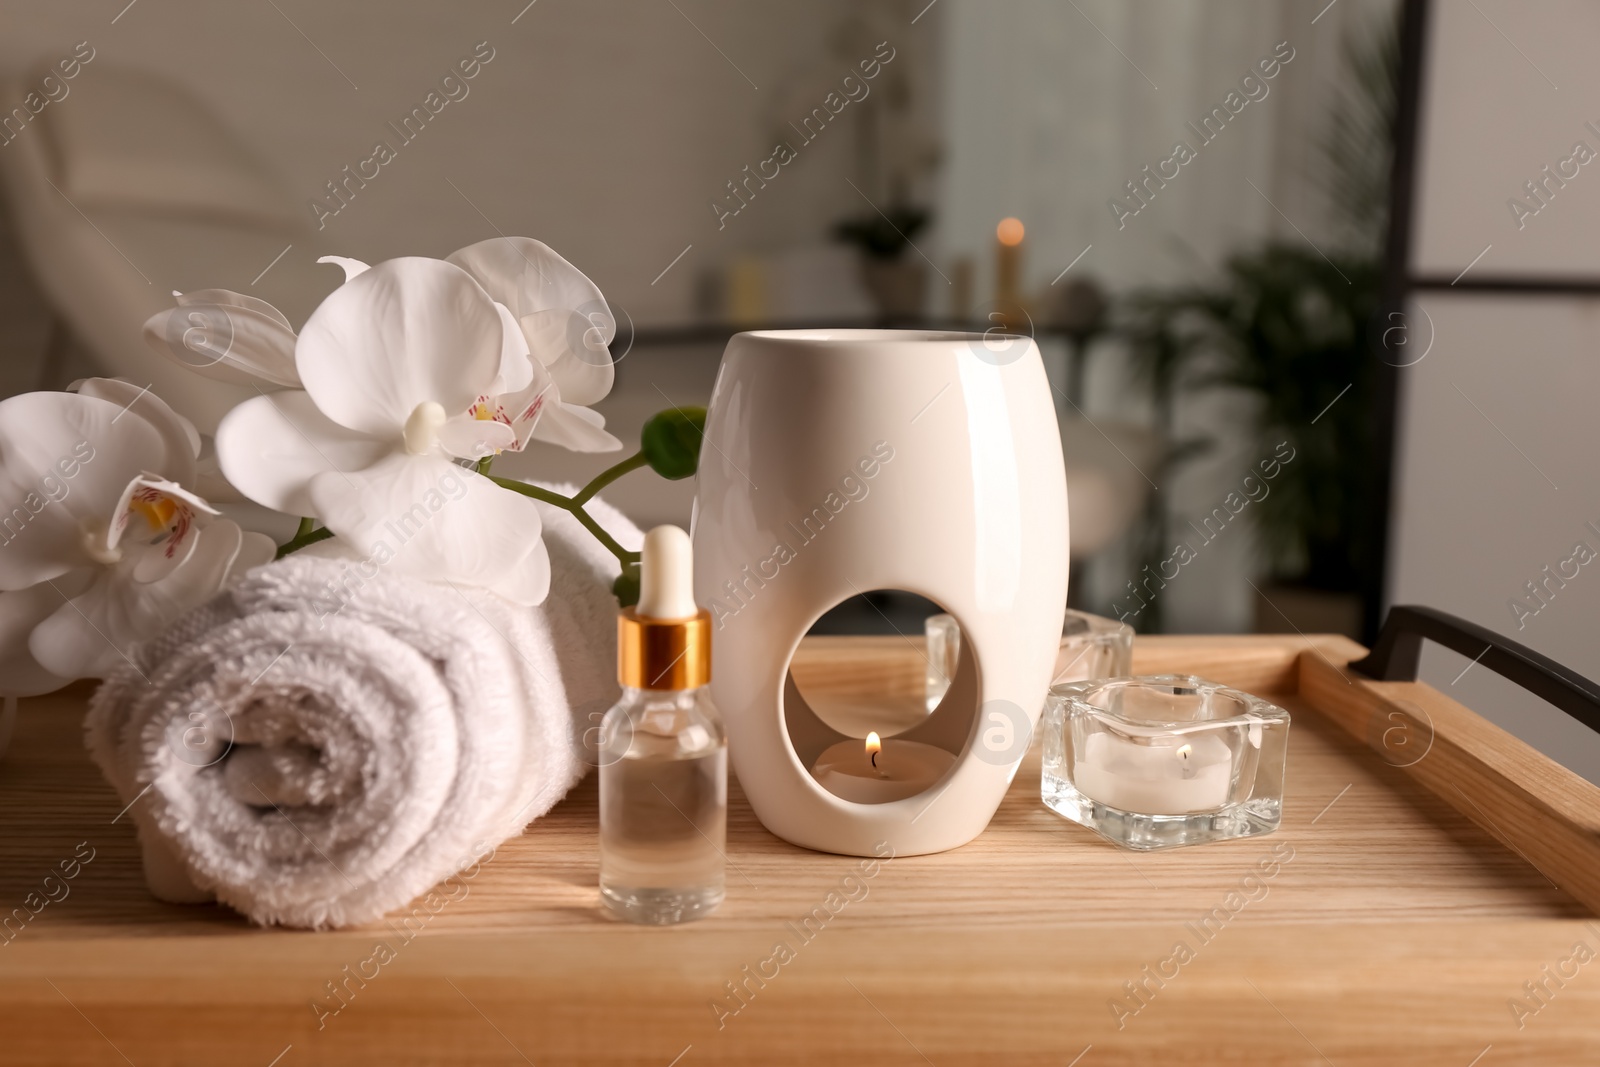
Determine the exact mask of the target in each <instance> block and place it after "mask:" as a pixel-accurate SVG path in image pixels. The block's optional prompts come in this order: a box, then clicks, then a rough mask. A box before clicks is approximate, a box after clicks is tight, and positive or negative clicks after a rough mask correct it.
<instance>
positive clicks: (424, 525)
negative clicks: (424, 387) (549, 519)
mask: <svg viewBox="0 0 1600 1067" xmlns="http://www.w3.org/2000/svg"><path fill="white" fill-rule="evenodd" d="M349 480H350V481H353V482H354V483H355V486H356V491H355V492H352V491H351V488H350V485H349V484H348V483H347V481H346V479H345V478H343V477H341V476H340V475H337V474H319V475H317V476H316V477H315V478H313V479H312V480H311V498H312V500H313V502H314V503H315V504H316V510H317V514H319V515H321V516H322V517H323V519H324V521H325V522H326V523H327V524H328V528H329V529H330V530H332V531H333V532H334V533H336V534H338V535H339V537H341V538H343V539H344V540H346V541H348V542H349V543H350V544H351V545H353V546H354V547H355V548H356V549H357V550H358V551H359V552H361V554H362V555H363V556H365V557H367V558H370V559H372V560H373V561H374V562H376V563H377V564H378V565H380V566H386V567H393V568H394V571H395V573H399V574H409V575H413V576H416V577H419V578H427V579H432V580H437V581H445V582H453V583H458V584H462V585H470V586H478V587H481V588H485V589H493V590H495V591H496V592H498V593H500V594H501V595H503V596H506V597H508V598H510V599H512V600H514V601H515V602H517V603H520V604H526V605H532V604H536V603H539V602H540V601H542V600H543V599H544V596H545V593H546V592H547V591H548V589H549V584H550V561H549V557H548V555H547V554H546V553H545V551H544V544H543V542H542V541H541V540H540V539H539V531H540V522H539V510H538V508H537V507H536V506H535V505H534V502H533V501H532V500H530V499H528V498H527V497H525V496H521V495H520V494H517V493H514V492H511V491H509V490H506V489H502V488H500V487H499V486H497V485H495V484H494V483H493V482H491V481H489V479H487V478H485V477H483V476H482V475H479V474H477V473H475V472H473V471H470V470H467V469H466V468H463V467H458V466H456V465H455V464H453V463H451V462H450V461H449V460H447V459H445V458H443V457H442V456H438V455H429V456H412V455H405V454H400V453H396V454H394V455H391V456H389V457H387V458H385V459H382V460H380V461H379V462H377V463H375V464H373V465H372V466H371V467H369V468H368V469H366V470H364V471H360V472H359V473H356V474H352V475H351V476H350V479H349Z"/></svg>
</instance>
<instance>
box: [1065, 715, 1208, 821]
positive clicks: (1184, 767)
mask: <svg viewBox="0 0 1600 1067" xmlns="http://www.w3.org/2000/svg"><path fill="white" fill-rule="evenodd" d="M1232 781H1233V750H1232V749H1230V748H1229V747H1228V744H1227V742H1226V741H1224V740H1223V739H1222V738H1220V737H1218V736H1216V735H1215V734H1205V733H1201V734H1192V735H1189V736H1185V735H1183V734H1172V735H1163V736H1159V737H1154V738H1151V739H1150V743H1149V744H1140V743H1136V742H1134V741H1131V740H1129V739H1128V738H1125V737H1121V736H1118V735H1116V734H1112V733H1107V732H1104V731H1102V732H1098V733H1094V734H1091V735H1090V736H1089V737H1088V738H1087V740H1086V741H1085V744H1084V746H1083V750H1082V751H1081V752H1080V753H1079V754H1078V756H1077V759H1076V760H1074V762H1073V768H1072V784H1073V785H1074V786H1075V787H1076V788H1077V790H1078V792H1080V793H1082V794H1083V795H1084V796H1086V797H1088V798H1089V799H1090V800H1094V801H1098V802H1099V803H1101V804H1104V805H1106V806H1107V807H1111V808H1117V809H1119V810H1122V811H1131V812H1136V813H1138V814H1140V815H1193V814H1195V813H1197V812H1204V811H1215V810H1216V809H1218V808H1220V807H1222V806H1223V805H1224V804H1226V803H1227V802H1228V794H1229V790H1230V788H1231V785H1232Z"/></svg>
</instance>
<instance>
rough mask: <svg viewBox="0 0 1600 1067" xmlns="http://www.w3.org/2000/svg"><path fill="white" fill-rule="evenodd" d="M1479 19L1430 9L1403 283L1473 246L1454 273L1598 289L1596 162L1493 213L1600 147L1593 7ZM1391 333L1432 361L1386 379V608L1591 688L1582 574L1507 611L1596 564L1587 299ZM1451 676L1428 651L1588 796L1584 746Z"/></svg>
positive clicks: (1595, 573)
mask: <svg viewBox="0 0 1600 1067" xmlns="http://www.w3.org/2000/svg"><path fill="white" fill-rule="evenodd" d="M1478 7H1480V8H1481V9H1482V10H1481V12H1480V11H1478V10H1475V9H1474V8H1473V7H1472V6H1470V5H1456V4H1443V3H1440V4H1435V5H1434V6H1433V26H1432V34H1431V48H1430V50H1429V53H1428V65H1427V71H1426V73H1427V82H1426V85H1425V96H1424V119H1425V121H1424V126H1423V131H1422V141H1421V145H1420V149H1421V160H1420V161H1421V174H1422V177H1421V180H1420V184H1419V188H1418V193H1417V196H1418V208H1419V210H1418V215H1417V229H1416V234H1415V236H1416V241H1417V247H1416V254H1415V260H1416V265H1417V266H1416V269H1417V270H1418V271H1420V272H1425V273H1430V274H1434V275H1439V276H1442V277H1443V278H1444V279H1445V280H1446V281H1448V280H1450V279H1452V278H1454V277H1456V276H1457V275H1458V274H1459V273H1460V272H1461V271H1462V270H1463V268H1465V267H1467V266H1468V264H1469V263H1470V262H1471V261H1472V259H1473V258H1474V257H1475V256H1477V255H1478V254H1479V253H1480V252H1481V251H1482V250H1483V249H1484V248H1485V246H1489V245H1492V246H1493V247H1492V249H1491V250H1490V251H1489V252H1488V253H1487V254H1486V255H1484V257H1483V258H1482V259H1481V260H1480V261H1479V262H1478V264H1477V265H1476V266H1475V267H1473V268H1472V272H1471V273H1470V274H1469V275H1468V276H1469V277H1471V276H1472V275H1473V274H1478V275H1500V276H1510V277H1528V276H1534V275H1549V274H1565V275H1574V274H1580V275H1583V276H1586V277H1587V278H1589V279H1590V280H1597V279H1600V257H1597V254H1596V252H1595V247H1594V237H1595V234H1596V233H1597V232H1600V165H1591V166H1589V167H1585V168H1583V169H1582V170H1581V172H1580V174H1579V177H1578V178H1577V179H1575V180H1574V181H1572V182H1571V184H1570V185H1569V186H1568V188H1566V189H1564V190H1559V191H1558V192H1557V194H1556V195H1555V197H1554V198H1553V199H1552V201H1551V202H1550V204H1549V205H1548V206H1546V207H1544V208H1543V209H1542V210H1541V211H1540V213H1539V214H1538V215H1537V216H1536V217H1534V218H1532V219H1529V220H1526V225H1525V227H1524V228H1523V229H1521V230H1520V231H1519V230H1518V228H1517V225H1516V220H1515V218H1514V216H1513V215H1512V213H1511V211H1510V210H1509V209H1508V208H1507V206H1506V200H1507V199H1508V198H1510V197H1511V196H1514V195H1517V194H1518V193H1519V192H1520V191H1521V184H1522V182H1524V181H1527V180H1529V179H1531V178H1532V177H1534V176H1535V175H1536V174H1538V173H1539V171H1540V168H1542V167H1543V166H1544V165H1545V164H1546V163H1552V164H1553V163H1554V161H1555V160H1556V159H1558V158H1561V157H1564V156H1565V155H1566V154H1567V153H1568V151H1569V150H1570V148H1571V146H1572V143H1573V142H1574V141H1575V140H1579V139H1582V140H1585V141H1587V142H1588V144H1589V146H1590V147H1591V148H1594V149H1596V150H1597V151H1600V136H1597V135H1595V134H1594V133H1592V132H1589V131H1585V130H1584V128H1583V127H1584V123H1585V122H1586V121H1588V120H1590V119H1596V120H1600V109H1596V108H1595V107H1594V106H1593V105H1594V101H1595V100H1597V99H1600V70H1597V69H1596V68H1595V66H1594V64H1593V63H1592V61H1591V59H1590V57H1589V56H1588V54H1587V47H1588V45H1589V44H1590V43H1592V42H1593V41H1594V40H1595V39H1596V36H1597V35H1600V4H1595V3H1592V2H1578V0H1563V2H1560V3H1548V4H1541V5H1525V4H1512V3H1509V2H1494V0H1478ZM1491 20H1492V22H1493V25H1491ZM1495 26H1498V27H1499V28H1500V30H1502V31H1504V32H1505V33H1506V34H1507V35H1509V37H1510V38H1511V40H1512V41H1514V42H1515V44H1514V45H1513V44H1512V43H1510V42H1509V41H1508V40H1507V39H1506V37H1503V36H1501V33H1500V32H1498V31H1497V30H1496V28H1495ZM1519 49H1520V51H1519ZM1541 71H1542V72H1543V73H1541ZM1546 76H1548V77H1549V78H1550V79H1552V80H1553V81H1554V82H1555V83H1556V86H1558V88H1552V86H1551V84H1550V83H1549V82H1547V81H1546V80H1545V77H1546ZM1410 323H1411V334H1412V338H1413V343H1414V344H1416V345H1421V344H1423V343H1424V341H1425V340H1426V339H1427V338H1428V337H1430V336H1431V338H1432V344H1433V347H1432V349H1431V350H1430V351H1429V352H1428V355H1427V357H1426V358H1425V359H1423V360H1422V361H1421V362H1420V363H1417V364H1416V365H1415V366H1413V367H1411V368H1409V369H1407V370H1406V371H1405V372H1404V378H1403V408H1402V411H1401V427H1402V440H1401V444H1400V449H1399V455H1398V459H1399V468H1398V484H1397V495H1396V507H1395V511H1394V516H1393V521H1394V543H1393V549H1392V556H1391V559H1392V564H1393V571H1392V582H1391V588H1390V599H1391V601H1392V602H1396V603H1421V604H1426V605H1429V606H1432V607H1437V608H1440V609H1443V610H1445V611H1450V612H1453V613H1455V614H1458V615H1461V616H1463V617H1465V618H1468V619H1471V620H1472V621H1474V622H1477V623H1480V624H1482V625H1484V626H1488V627H1489V628H1491V629H1493V630H1497V631H1499V632H1501V633H1504V634H1507V635H1508V636H1511V637H1513V638H1514V639H1516V640H1518V641H1521V642H1523V643H1524V644H1526V645H1529V646H1530V647H1532V648H1534V649H1536V650H1538V651H1540V652H1543V653H1544V654H1546V655H1548V656H1551V657H1552V658H1554V659H1556V660H1557V661H1559V662H1561V663H1564V664H1566V665H1567V666H1569V667H1572V668H1573V669H1575V670H1577V671H1578V672H1580V673H1582V674H1585V675H1587V676H1588V677H1591V678H1593V677H1600V639H1597V637H1596V635H1597V633H1600V563H1596V564H1593V565H1591V566H1588V567H1582V568H1581V569H1580V571H1579V576H1578V577H1577V578H1576V579H1573V580H1571V581H1570V582H1568V583H1567V584H1566V586H1565V587H1562V588H1557V587H1554V586H1552V587H1551V591H1552V593H1553V595H1549V596H1548V599H1549V603H1548V606H1540V607H1539V611H1538V613H1537V614H1536V615H1525V614H1521V613H1518V612H1516V611H1514V610H1513V609H1512V608H1511V607H1510V602H1511V601H1512V600H1513V599H1514V598H1522V599H1524V600H1525V601H1526V602H1527V603H1529V604H1530V605H1533V606H1539V602H1538V601H1536V600H1532V599H1531V598H1529V597H1528V594H1527V591H1526V586H1525V583H1527V582H1529V581H1538V580H1542V579H1543V575H1542V574H1541V570H1542V568H1544V567H1545V566H1547V565H1549V566H1551V567H1555V566H1556V565H1558V564H1559V563H1560V562H1561V561H1563V560H1566V559H1568V558H1569V557H1570V556H1572V554H1573V547H1574V545H1575V543H1577V542H1579V541H1585V542H1587V544H1588V545H1589V547H1590V548H1592V549H1595V550H1597V551H1600V534H1597V533H1595V532H1594V531H1593V530H1589V529H1587V527H1586V524H1587V523H1589V522H1594V523H1595V524H1596V525H1597V526H1600V468H1597V465H1596V463H1595V456H1596V454H1597V452H1600V422H1597V420H1596V418H1595V402H1596V397H1597V396H1600V361H1597V360H1596V359H1595V355H1594V353H1595V348H1596V345H1597V343H1600V300H1596V299H1594V298H1573V297H1556V296H1527V295H1512V294H1473V293H1462V292H1460V291H1459V290H1458V291H1455V292H1448V293H1438V292H1429V293H1425V294H1423V295H1421V296H1420V297H1419V298H1418V299H1417V300H1415V301H1414V303H1413V306H1412V311H1411V320H1410ZM1417 350H1418V351H1420V348H1418V349H1417ZM1468 662H1469V660H1468V658H1467V657H1462V656H1457V655H1455V654H1453V653H1449V652H1446V651H1443V650H1438V649H1434V650H1431V651H1430V652H1428V653H1426V654H1425V657H1424V672H1423V673H1424V677H1425V678H1426V679H1427V680H1428V681H1430V682H1432V683H1433V684H1434V685H1436V686H1438V687H1439V688H1441V689H1445V690H1446V691H1448V692H1449V693H1450V694H1451V695H1452V696H1455V697H1456V698H1457V699H1459V700H1461V701H1463V702H1464V703H1466V704H1467V705H1468V706H1470V707H1472V708H1474V709H1475V710H1477V711H1479V712H1481V713H1483V714H1485V715H1486V716H1488V717H1489V718H1491V719H1493V720H1495V721H1497V722H1499V723H1500V724H1501V725H1502V726H1505V727H1507V728H1508V729H1511V730H1513V731H1514V732H1516V733H1518V734H1519V735H1521V736H1522V737H1523V738H1524V739H1526V740H1529V741H1530V742H1532V743H1533V744H1535V745H1537V746H1538V747H1540V748H1542V749H1543V750H1544V751H1545V752H1547V753H1548V754H1550V755H1551V756H1552V757H1554V758H1556V759H1558V760H1560V761H1561V762H1563V763H1565V764H1567V765H1568V766H1570V767H1572V768H1573V769H1575V770H1577V771H1579V772H1580V773H1583V774H1585V775H1587V776H1588V777H1590V778H1591V779H1594V780H1596V781H1600V736H1597V735H1595V734H1593V733H1591V732H1590V731H1588V730H1586V729H1584V728H1583V727H1581V726H1579V725H1577V724H1576V723H1574V722H1572V721H1571V720H1570V719H1568V718H1567V717H1566V716H1564V715H1563V714H1562V713H1560V712H1558V711H1556V710H1555V709H1553V708H1550V707H1549V706H1548V705H1545V704H1544V703H1543V702H1542V701H1538V700H1535V699H1532V698H1529V697H1527V696H1526V695H1524V694H1522V693H1521V691H1520V690H1517V689H1516V688H1515V687H1513V686H1510V685H1509V684H1507V683H1504V682H1501V681H1500V680H1499V679H1497V678H1495V677H1494V676H1493V675H1491V674H1490V673H1489V672H1488V671H1485V670H1483V669H1482V668H1481V667H1473V668H1472V669H1471V670H1469V671H1467V673H1466V674H1465V675H1464V676H1461V677H1460V680H1459V681H1454V679H1455V678H1456V677H1457V675H1458V674H1459V673H1460V671H1461V670H1462V669H1463V668H1464V667H1466V665H1467V663H1468Z"/></svg>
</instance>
